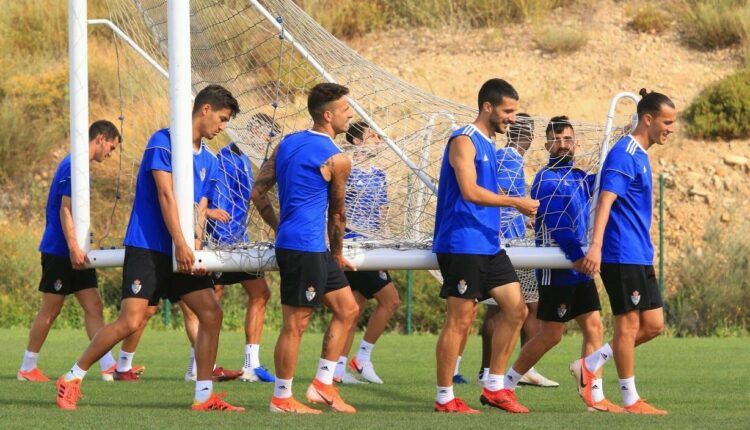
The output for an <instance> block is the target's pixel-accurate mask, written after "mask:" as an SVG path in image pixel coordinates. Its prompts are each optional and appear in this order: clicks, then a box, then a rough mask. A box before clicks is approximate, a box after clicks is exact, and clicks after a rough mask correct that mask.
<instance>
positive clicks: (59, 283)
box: [52, 279, 62, 291]
mask: <svg viewBox="0 0 750 430" xmlns="http://www.w3.org/2000/svg"><path fill="white" fill-rule="evenodd" d="M52 288H54V289H55V291H60V290H62V280H61V279H57V280H55V283H54V284H52Z"/></svg>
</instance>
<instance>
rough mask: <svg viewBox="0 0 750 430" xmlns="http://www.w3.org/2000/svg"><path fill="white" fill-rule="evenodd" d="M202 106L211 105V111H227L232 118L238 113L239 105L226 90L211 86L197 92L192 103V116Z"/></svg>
mask: <svg viewBox="0 0 750 430" xmlns="http://www.w3.org/2000/svg"><path fill="white" fill-rule="evenodd" d="M203 105H211V109H213V110H221V109H229V110H230V111H231V116H232V118H234V117H236V116H237V114H238V113H240V104H239V102H238V101H237V99H236V98H234V96H233V95H232V93H231V92H229V90H228V89H226V88H224V87H222V86H221V85H215V84H211V85H209V86H207V87H205V88H203V89H202V90H200V91H199V92H198V95H196V96H195V102H194V103H193V115H195V114H196V113H197V112H198V110H200V108H201V106H203Z"/></svg>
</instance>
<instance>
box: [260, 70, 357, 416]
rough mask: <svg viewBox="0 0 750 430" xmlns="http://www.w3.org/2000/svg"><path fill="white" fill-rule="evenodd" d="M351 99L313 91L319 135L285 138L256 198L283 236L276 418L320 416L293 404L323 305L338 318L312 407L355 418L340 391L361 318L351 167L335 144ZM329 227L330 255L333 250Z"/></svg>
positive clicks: (336, 90)
mask: <svg viewBox="0 0 750 430" xmlns="http://www.w3.org/2000/svg"><path fill="white" fill-rule="evenodd" d="M348 93H349V89H348V88H346V87H344V86H341V85H338V84H333V83H322V84H318V85H316V86H314V87H313V88H312V89H311V90H310V93H309V95H308V98H307V110H308V111H309V112H310V116H312V119H313V127H312V129H310V130H305V131H300V132H297V133H292V134H289V135H287V136H285V137H284V139H283V140H282V141H281V143H279V144H278V145H277V146H276V148H275V149H274V152H273V154H271V157H270V158H269V159H268V160H267V161H266V162H265V163H263V167H261V169H260V173H258V178H257V179H256V181H255V184H254V185H253V189H252V192H251V193H252V200H253V203H254V204H255V206H256V207H257V208H258V212H259V213H260V215H261V217H262V218H263V220H264V221H265V222H266V223H267V224H268V225H269V226H271V227H272V228H273V229H274V230H275V231H276V261H277V262H278V264H279V272H280V275H281V312H282V318H283V325H282V328H281V333H279V339H278V341H277V342H276V349H275V351H274V364H275V368H276V386H275V389H274V394H273V397H272V399H271V404H270V406H269V409H270V410H271V412H281V413H300V414H319V413H321V411H320V410H318V409H313V408H310V407H308V406H306V405H304V404H303V403H300V402H298V401H297V400H295V399H294V397H292V379H293V377H294V370H295V368H296V366H297V356H298V353H299V345H300V342H301V340H302V333H304V331H305V328H306V327H307V324H308V323H309V321H310V315H311V314H312V312H313V310H314V309H315V308H316V307H319V306H320V304H321V303H322V304H324V305H325V306H326V307H327V308H328V309H329V310H330V311H331V313H332V314H333V317H332V318H331V322H330V324H329V325H328V330H327V331H326V334H325V337H324V339H323V350H322V354H321V358H320V362H319V365H318V371H317V373H316V375H315V379H314V380H313V381H312V384H310V386H309V387H308V389H307V400H308V401H310V402H312V403H321V404H327V405H328V406H330V407H331V409H333V410H334V411H338V412H348V413H353V412H356V409H355V408H354V407H352V406H351V405H348V404H347V403H345V402H344V400H343V399H342V398H341V396H340V395H339V393H338V389H337V388H336V387H334V386H333V372H334V370H335V369H336V360H337V359H338V357H339V355H340V354H341V351H343V350H344V343H345V342H346V337H347V333H349V330H350V329H351V327H352V325H354V324H355V322H356V318H357V313H358V309H357V302H356V301H355V300H354V295H352V291H351V289H350V288H349V282H347V280H346V276H344V272H343V271H342V269H343V268H350V269H352V270H353V269H354V267H353V266H352V264H351V263H350V262H349V261H348V260H347V259H346V258H344V256H343V238H344V229H345V226H346V208H345V194H346V181H347V179H348V178H349V171H350V169H351V161H350V160H349V158H347V157H346V155H344V154H343V153H342V151H341V150H340V149H339V148H338V147H337V146H336V144H335V143H334V142H333V138H334V137H336V136H337V135H338V134H341V133H344V132H346V130H347V128H348V125H349V121H350V120H351V118H352V109H351V107H350V106H349V103H348V102H347V98H346V95H347V94H348ZM276 182H278V184H279V212H280V214H281V219H280V220H279V219H278V218H277V216H276V212H275V211H274V209H273V207H272V206H271V204H270V202H269V199H268V191H269V190H270V189H271V187H272V186H273V185H274V184H275V183H276ZM326 208H327V209H328V219H327V220H326ZM326 227H327V230H328V242H329V245H330V251H328V250H327V249H326V240H325V234H326Z"/></svg>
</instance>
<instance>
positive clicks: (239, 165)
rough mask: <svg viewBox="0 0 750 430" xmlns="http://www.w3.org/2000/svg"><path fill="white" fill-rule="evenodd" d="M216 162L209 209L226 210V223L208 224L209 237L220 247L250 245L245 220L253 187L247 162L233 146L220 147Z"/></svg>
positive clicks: (212, 222) (251, 175)
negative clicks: (238, 244)
mask: <svg viewBox="0 0 750 430" xmlns="http://www.w3.org/2000/svg"><path fill="white" fill-rule="evenodd" d="M217 159H218V165H219V167H218V169H217V172H216V173H217V177H216V183H215V186H214V190H213V193H212V196H211V197H210V198H209V200H210V202H209V207H210V208H214V209H217V208H218V209H223V210H225V211H226V212H227V213H228V214H229V222H228V223H223V222H219V221H211V222H209V224H208V234H209V235H210V236H211V237H212V238H213V239H214V241H216V242H218V243H219V244H221V245H231V244H234V243H238V242H249V241H250V238H249V236H248V234H247V221H248V220H247V217H248V213H249V211H250V190H252V188H253V170H252V167H251V164H250V159H249V158H248V157H247V155H245V154H244V153H243V152H242V151H241V150H240V149H239V147H237V145H235V144H234V143H231V144H229V145H227V146H225V147H224V148H222V149H221V150H220V151H219V154H218V156H217Z"/></svg>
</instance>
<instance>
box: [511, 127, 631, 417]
mask: <svg viewBox="0 0 750 430" xmlns="http://www.w3.org/2000/svg"><path fill="white" fill-rule="evenodd" d="M546 134H547V142H546V143H545V148H547V150H548V151H549V153H550V159H549V163H548V164H547V166H546V167H544V168H542V170H540V171H539V172H538V173H537V174H536V177H535V178H534V183H533V185H532V186H531V197H532V198H535V199H538V200H539V203H540V205H539V212H538V213H537V215H536V222H535V224H534V229H535V230H536V243H537V246H559V247H560V249H562V251H563V252H564V253H565V257H566V258H567V259H568V260H570V261H571V262H572V263H573V267H574V269H573V270H571V269H542V270H538V271H537V274H538V276H539V284H540V286H539V310H538V315H537V316H538V318H539V320H540V321H541V324H540V325H541V329H540V330H539V332H538V333H537V334H536V335H535V336H533V337H532V338H531V339H530V340H529V341H528V342H527V343H526V344H525V345H524V346H523V348H521V353H520V354H519V356H518V359H516V362H515V363H513V366H512V367H511V368H510V369H509V370H508V372H507V373H506V374H505V383H504V386H505V388H507V389H510V390H515V389H516V387H517V386H518V384H519V382H521V381H522V379H523V375H525V374H527V372H528V371H529V370H530V369H532V368H533V366H534V364H536V363H537V362H538V361H539V360H540V359H541V358H542V356H543V355H544V354H546V353H547V351H549V350H550V349H552V348H553V347H554V346H555V345H557V344H558V343H559V342H560V339H561V338H562V335H563V331H564V330H565V323H566V322H568V321H570V320H575V321H576V322H577V323H578V325H579V327H580V328H581V333H583V348H582V353H581V356H583V357H585V356H586V355H588V354H590V353H592V352H594V351H596V350H597V349H598V348H600V347H601V345H602V338H603V335H604V326H602V321H601V316H600V312H599V311H600V310H601V305H600V304H599V294H598V292H597V291H596V285H595V284H594V280H593V279H591V277H590V276H588V275H586V274H584V273H582V270H583V269H582V267H581V265H582V264H583V257H584V253H583V250H582V247H584V246H586V242H587V240H586V233H587V228H588V223H589V199H590V198H591V195H592V192H593V185H594V184H593V179H594V178H595V176H594V175H587V174H586V172H584V171H583V170H580V169H577V168H575V167H573V164H574V161H575V152H576V147H577V145H578V142H577V140H576V135H575V130H574V129H573V125H572V124H571V123H570V121H569V120H568V117H566V116H556V117H553V118H552V119H550V122H549V124H547V130H546ZM593 386H594V387H596V388H595V389H594V390H593V391H592V396H593V397H592V398H591V399H589V401H587V406H588V407H589V410H592V411H602V412H613V413H618V412H622V411H623V410H622V408H621V407H619V406H616V405H614V404H612V403H611V402H610V401H609V400H607V399H606V398H604V391H603V388H602V380H601V371H600V373H599V375H598V377H597V379H596V380H595V381H594V382H593Z"/></svg>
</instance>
